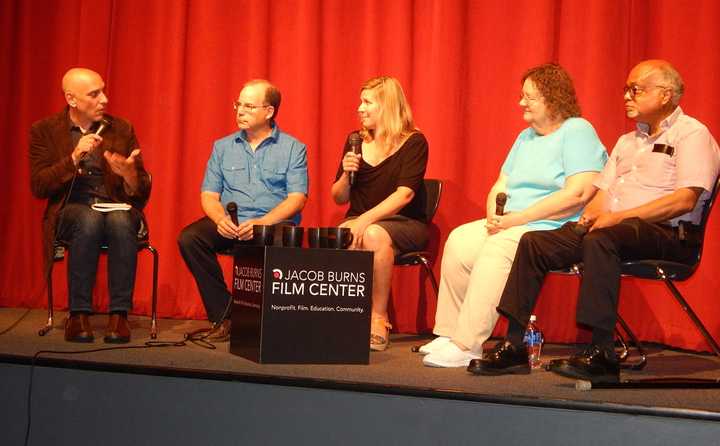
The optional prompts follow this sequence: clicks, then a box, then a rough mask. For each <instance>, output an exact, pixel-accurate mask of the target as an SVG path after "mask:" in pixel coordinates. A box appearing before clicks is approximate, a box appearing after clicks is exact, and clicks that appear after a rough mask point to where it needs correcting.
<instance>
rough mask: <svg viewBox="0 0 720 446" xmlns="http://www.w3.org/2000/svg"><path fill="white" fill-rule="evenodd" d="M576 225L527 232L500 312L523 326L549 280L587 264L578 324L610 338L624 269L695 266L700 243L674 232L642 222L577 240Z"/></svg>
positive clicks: (629, 222) (626, 223)
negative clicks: (646, 263) (647, 264)
mask: <svg viewBox="0 0 720 446" xmlns="http://www.w3.org/2000/svg"><path fill="white" fill-rule="evenodd" d="M574 226H575V223H566V224H565V225H563V226H562V227H560V228H558V229H555V230H551V231H532V232H527V233H525V234H524V235H523V237H522V238H521V239H520V243H519V245H518V250H517V253H516V255H515V261H514V262H513V265H512V268H511V270H510V276H509V277H508V281H507V284H506V285H505V290H504V291H503V294H502V297H501V299H500V303H499V305H498V308H497V310H498V312H499V313H501V314H503V315H504V316H506V317H509V318H512V319H514V320H515V321H516V322H517V323H519V324H520V325H522V326H525V325H526V324H527V322H528V320H529V319H530V314H531V312H532V310H533V308H534V307H535V302H536V300H537V297H538V295H539V293H540V289H541V287H542V283H543V280H544V278H545V275H546V274H547V273H548V272H549V271H552V270H557V269H564V268H568V267H570V266H572V265H573V264H576V263H579V262H582V263H583V265H584V266H583V276H582V281H581V284H580V294H579V297H578V305H577V309H576V320H577V322H578V323H580V324H584V325H588V326H590V327H592V328H598V329H602V330H605V331H607V332H612V331H613V329H614V327H615V322H616V320H617V306H618V297H619V291H620V274H621V266H620V265H621V263H622V262H624V261H631V260H643V259H659V260H672V261H676V262H688V263H692V262H693V261H694V259H695V258H696V256H697V252H698V245H697V244H696V243H692V242H688V241H684V240H679V238H678V236H677V233H676V231H675V230H674V229H672V228H670V227H666V226H661V225H657V224H652V223H648V222H646V221H644V220H641V219H639V218H629V219H626V220H623V221H622V222H620V223H619V224H617V225H615V226H611V227H608V228H601V229H597V230H594V231H592V232H588V233H587V234H585V235H584V236H583V235H578V234H577V233H576V232H575V231H573V227H574Z"/></svg>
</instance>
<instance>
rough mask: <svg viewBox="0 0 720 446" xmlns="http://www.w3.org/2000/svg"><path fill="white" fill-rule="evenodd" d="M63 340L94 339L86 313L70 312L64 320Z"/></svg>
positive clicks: (85, 340)
mask: <svg viewBox="0 0 720 446" xmlns="http://www.w3.org/2000/svg"><path fill="white" fill-rule="evenodd" d="M65 340H66V341H68V342H93V341H94V340H95V336H93V331H92V327H91V326H90V317H89V316H88V314H87V313H79V314H72V315H70V317H68V318H67V320H65Z"/></svg>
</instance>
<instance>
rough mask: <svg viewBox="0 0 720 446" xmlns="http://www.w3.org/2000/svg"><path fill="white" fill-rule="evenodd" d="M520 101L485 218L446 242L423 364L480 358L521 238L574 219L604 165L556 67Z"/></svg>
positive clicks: (547, 68)
mask: <svg viewBox="0 0 720 446" xmlns="http://www.w3.org/2000/svg"><path fill="white" fill-rule="evenodd" d="M519 104H520V108H521V109H522V112H523V120H525V122H527V124H528V126H529V127H528V128H526V129H525V130H523V131H522V132H520V135H519V136H518V137H517V139H516V140H515V143H514V144H513V146H512V148H511V149H510V153H509V154H508V156H507V159H506V160H505V162H504V163H503V166H502V168H501V170H500V176H499V177H498V179H497V181H496V182H495V184H494V185H493V187H492V188H491V189H490V193H489V194H488V196H487V205H486V207H487V214H486V215H487V218H484V219H482V220H477V221H474V222H471V223H467V224H464V225H462V226H460V227H458V228H456V229H455V230H453V231H452V233H451V234H450V236H449V237H448V240H447V242H446V243H445V250H444V252H443V259H442V273H441V279H440V293H439V296H438V307H437V313H436V315H435V328H434V330H433V332H434V333H435V334H436V335H438V337H437V338H436V339H435V340H433V341H432V342H430V343H428V344H425V345H424V346H422V347H421V348H420V352H421V353H422V354H424V355H425V357H424V358H423V363H424V364H425V365H427V366H433V367H466V366H467V365H468V363H469V362H470V360H471V359H474V358H479V357H480V355H482V345H483V343H484V342H485V341H486V340H487V339H488V337H490V334H491V333H492V330H493V328H494V327H495V323H496V322H497V319H498V313H497V311H495V307H496V306H497V304H498V301H499V300H500V295H501V294H502V291H503V288H504V287H505V282H506V281H507V277H508V274H509V272H510V267H511V266H512V262H513V259H514V257H515V251H516V249H517V245H518V241H519V240H520V237H521V236H522V235H523V234H524V233H525V232H527V231H531V230H542V229H555V228H558V227H560V226H561V225H562V224H563V223H564V222H566V221H569V220H577V219H578V217H579V211H580V210H581V209H582V208H583V206H584V205H585V204H586V203H587V202H588V201H589V200H590V199H591V198H592V195H593V194H594V188H593V187H592V181H593V179H594V177H595V175H597V173H598V172H600V171H601V170H602V168H603V166H604V165H605V162H606V161H607V152H606V151H605V147H604V146H603V145H602V143H601V142H600V139H599V138H598V136H597V134H596V133H595V129H593V127H592V125H590V123H589V122H588V121H586V120H585V119H582V118H580V107H579V106H578V103H577V98H576V97H575V88H574V87H573V83H572V80H571V79H570V76H569V75H568V73H567V72H566V71H565V70H564V69H563V68H562V67H560V66H559V65H555V64H546V65H541V66H538V67H535V68H531V69H530V70H528V71H527V72H526V73H525V74H524V75H523V77H522V92H521V95H520V103H519ZM499 193H505V194H506V195H507V203H506V204H505V208H504V211H505V213H504V215H496V210H495V206H496V204H495V203H496V197H497V195H498V194H499Z"/></svg>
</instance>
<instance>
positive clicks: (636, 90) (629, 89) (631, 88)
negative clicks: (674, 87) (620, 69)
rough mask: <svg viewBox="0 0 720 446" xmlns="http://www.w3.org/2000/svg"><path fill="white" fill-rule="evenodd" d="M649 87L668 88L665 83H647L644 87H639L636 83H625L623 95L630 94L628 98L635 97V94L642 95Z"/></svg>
mask: <svg viewBox="0 0 720 446" xmlns="http://www.w3.org/2000/svg"><path fill="white" fill-rule="evenodd" d="M651 88H670V87H668V86H667V85H647V86H645V87H641V86H640V85H637V84H630V85H626V86H625V87H624V88H623V97H625V96H627V95H630V99H635V97H636V96H642V95H643V94H645V92H646V91H647V90H650V89H651Z"/></svg>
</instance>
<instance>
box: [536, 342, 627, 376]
mask: <svg viewBox="0 0 720 446" xmlns="http://www.w3.org/2000/svg"><path fill="white" fill-rule="evenodd" d="M548 370H550V371H551V372H555V373H557V374H558V375H562V376H565V377H567V378H577V379H584V380H587V381H590V382H593V383H616V382H620V365H619V364H618V361H617V358H616V357H615V353H614V352H611V351H606V350H603V349H601V348H599V347H598V346H596V345H591V346H589V347H588V348H586V349H585V350H584V351H582V352H580V353H576V354H575V355H573V356H571V357H570V358H568V359H560V360H555V361H551V362H550V365H549V366H548Z"/></svg>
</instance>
